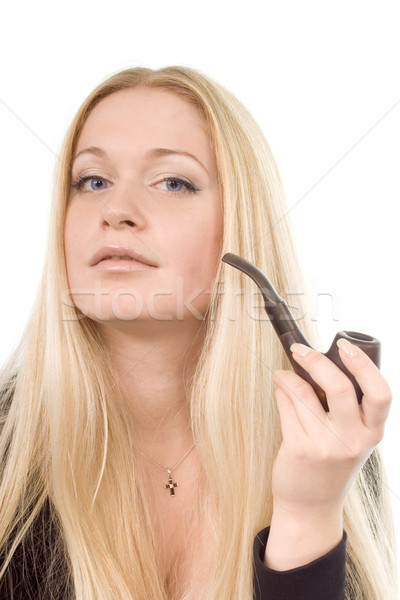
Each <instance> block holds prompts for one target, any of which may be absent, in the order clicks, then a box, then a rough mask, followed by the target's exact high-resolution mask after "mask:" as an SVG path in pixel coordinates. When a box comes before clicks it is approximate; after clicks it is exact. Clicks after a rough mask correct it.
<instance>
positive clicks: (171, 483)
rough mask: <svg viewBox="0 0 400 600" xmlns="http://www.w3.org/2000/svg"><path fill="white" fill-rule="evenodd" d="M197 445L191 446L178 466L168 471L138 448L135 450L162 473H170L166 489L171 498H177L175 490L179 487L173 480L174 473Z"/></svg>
mask: <svg viewBox="0 0 400 600" xmlns="http://www.w3.org/2000/svg"><path fill="white" fill-rule="evenodd" d="M195 445H196V443H194V444H193V445H192V446H190V448H189V450H188V451H187V452H186V453H185V454H184V455H183V456H182V458H181V459H180V460H179V461H178V462H177V463H176V465H174V466H173V467H169V468H167V469H166V468H165V467H163V466H161V465H159V464H158V463H157V462H156V461H155V460H153V459H152V458H149V457H148V456H146V455H145V454H143V452H141V451H140V450H138V449H137V448H135V450H136V452H138V454H141V455H142V456H143V458H145V459H146V460H148V461H149V462H151V463H152V464H153V465H155V466H156V467H158V468H159V469H161V470H162V471H165V472H166V473H168V483H166V484H165V487H166V489H167V490H168V489H169V495H170V496H175V488H177V487H179V486H178V484H177V483H176V481H173V480H172V471H175V469H177V468H178V467H179V465H180V464H181V462H183V461H184V460H185V458H186V457H187V455H188V454H189V452H191V451H192V450H193V448H194V447H195Z"/></svg>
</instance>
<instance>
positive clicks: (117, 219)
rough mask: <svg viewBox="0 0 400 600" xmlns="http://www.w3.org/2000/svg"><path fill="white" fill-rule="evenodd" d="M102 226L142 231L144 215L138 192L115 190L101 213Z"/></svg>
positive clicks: (104, 204) (105, 202) (104, 203)
mask: <svg viewBox="0 0 400 600" xmlns="http://www.w3.org/2000/svg"><path fill="white" fill-rule="evenodd" d="M101 220H102V226H103V227H104V228H107V227H112V228H113V229H120V228H123V227H129V228H136V229H141V228H142V227H143V225H144V221H145V219H144V215H143V213H142V211H141V210H140V208H139V197H138V191H137V190H133V189H132V187H130V189H127V188H125V189H119V190H118V189H114V190H113V193H112V194H110V195H109V196H108V197H107V199H106V200H105V201H104V202H103V205H102V211H101Z"/></svg>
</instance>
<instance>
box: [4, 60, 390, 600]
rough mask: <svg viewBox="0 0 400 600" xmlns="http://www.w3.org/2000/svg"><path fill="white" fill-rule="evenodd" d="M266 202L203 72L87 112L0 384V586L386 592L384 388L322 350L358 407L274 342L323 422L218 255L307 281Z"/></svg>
mask: <svg viewBox="0 0 400 600" xmlns="http://www.w3.org/2000/svg"><path fill="white" fill-rule="evenodd" d="M285 214H286V207H285V203H284V199H283V194H282V189H281V184H280V180H279V175H278V172H277V169H276V166H275V164H274V160H273V158H272V156H271V153H270V150H269V148H268V145H267V143H266V141H265V139H264V137H263V135H262V133H261V131H260V129H259V127H258V126H257V124H256V123H255V122H254V120H253V119H252V117H251V116H250V115H249V113H248V112H247V111H246V109H245V108H244V107H243V106H242V105H241V104H240V103H239V102H238V101H237V100H236V99H235V98H234V97H233V96H232V94H231V93H230V92H228V91H227V90H226V89H224V88H223V87H222V86H220V85H218V84H216V83H215V82H214V81H212V80H211V79H209V78H208V77H206V76H204V75H203V74H201V73H199V72H197V71H195V70H193V69H189V68H184V67H167V68H163V69H160V70H154V71H153V70H150V69H144V68H136V69H135V68H134V69H128V70H125V71H122V72H119V73H116V74H115V75H113V76H111V77H110V78H109V79H107V80H106V81H104V82H103V83H102V84H101V85H100V86H99V87H98V88H97V89H95V90H94V91H93V93H92V94H90V96H89V97H88V98H87V100H86V101H85V102H84V104H83V105H82V107H81V109H80V110H79V111H78V114H77V116H76V118H75V119H74V121H73V123H72V125H71V127H70V129H69V131H68V133H67V136H66V138H65V143H64V145H63V148H62V152H61V154H60V156H59V161H58V164H57V176H56V183H55V193H54V204H53V209H52V214H51V223H50V235H49V244H48V253H47V259H46V264H45V268H44V274H43V278H42V282H41V286H40V289H39V292H38V295H37V300H36V303H35V306H34V310H33V312H32V315H31V318H30V320H29V323H28V326H27V328H26V331H25V334H24V336H23V339H22V341H21V344H20V345H19V347H18V348H17V350H16V352H15V354H14V355H13V356H12V357H11V359H10V360H9V362H8V364H7V365H6V367H5V368H4V370H3V372H2V375H1V389H2V433H1V452H2V459H1V465H2V472H1V513H0V514H1V529H0V532H1V534H0V540H1V557H2V563H1V572H0V577H1V587H0V590H1V594H2V596H1V597H3V598H24V599H26V598H34V599H35V600H36V599H38V598H40V599H50V598H52V599H76V600H115V599H121V600H125V599H127V600H128V599H129V600H161V599H168V600H202V599H204V600H251V598H253V597H254V598H257V599H259V600H278V599H283V598H284V599H285V600H291V599H293V600H294V599H296V600H301V599H306V598H307V599H312V600H319V599H321V600H322V599H324V600H339V599H342V598H347V599H352V600H356V599H360V600H361V599H363V600H378V599H379V600H380V599H382V598H385V600H394V598H395V594H396V592H395V576H394V557H393V540H392V536H391V531H392V529H391V524H390V523H391V522H390V509H389V505H388V497H387V496H388V494H387V488H386V486H385V485H384V479H383V472H382V465H381V461H380V457H379V452H378V450H377V449H376V448H375V447H376V445H377V444H378V443H379V441H380V440H381V438H382V435H383V428H384V423H385V420H386V417H387V414H388V411H389V406H390V401H391V394H390V390H389V387H388V385H387V383H386V382H385V380H384V379H383V377H382V375H381V374H380V372H379V371H378V369H377V368H376V367H375V366H374V365H373V363H372V362H371V361H370V360H369V359H368V358H367V356H366V355H365V354H364V353H363V352H361V351H358V350H357V348H355V347H354V346H351V345H350V346H347V345H341V347H340V353H341V356H342V359H343V361H344V363H345V364H346V365H347V367H348V369H349V370H350V371H351V372H352V373H353V374H354V376H355V377H356V379H357V380H358V381H359V383H360V386H361V388H362V390H363V393H364V397H363V402H362V405H361V407H360V406H359V405H358V404H357V400H356V397H355V393H354V389H353V387H352V385H351V384H350V382H349V380H348V378H347V377H346V376H345V375H344V374H343V373H342V372H341V371H339V370H338V369H337V368H336V366H335V365H334V364H333V363H331V362H330V361H329V360H328V359H327V358H326V357H324V356H323V355H322V354H320V353H319V352H317V351H313V350H312V351H309V352H308V353H305V347H302V346H294V347H293V355H294V357H295V359H296V360H297V361H298V362H299V364H300V365H301V366H303V367H304V368H305V369H306V370H307V371H309V372H310V374H311V375H312V377H313V378H314V379H315V380H316V381H317V382H318V383H319V384H320V385H321V387H322V388H323V389H325V391H326V394H327V398H328V402H329V412H327V413H326V412H325V411H324V410H323V408H322V406H321V405H320V403H319V401H318V398H317V396H316V395H315V393H314V392H313V390H312V388H311V387H310V386H309V385H308V384H306V383H304V382H303V380H302V379H300V378H299V377H298V376H297V375H296V374H295V373H294V372H293V371H292V370H291V369H290V363H289V362H288V360H287V358H286V357H285V355H284V354H283V351H282V348H281V347H280V344H279V341H278V340H277V338H276V335H275V334H274V332H273V330H272V327H271V325H270V323H268V322H266V321H265V313H264V312H263V311H262V309H257V308H256V305H257V304H259V302H257V300H256V299H255V298H256V297H255V295H254V294H255V289H254V284H253V283H252V282H251V280H249V279H248V278H247V277H245V276H243V275H242V274H240V273H238V272H237V271H236V270H235V269H232V268H231V267H229V266H227V265H225V264H223V263H222V262H221V257H222V256H223V254H224V253H225V252H233V253H235V254H239V255H241V256H245V257H246V258H247V259H248V260H250V261H251V262H253V263H255V264H256V265H258V266H259V267H260V268H261V269H262V270H263V271H264V272H265V273H267V274H268V276H269V277H270V278H271V280H272V281H273V282H274V285H275V286H276V287H277V289H278V290H279V291H280V293H281V294H287V293H296V292H304V287H303V283H302V280H301V277H300V275H299V274H300V268H299V265H298V263H297V259H296V253H295V248H294V247H293V243H292V237H291V232H290V226H289V223H288V218H287V216H285ZM298 297H299V298H304V295H303V294H302V295H299V296H298ZM297 308H298V311H299V312H298V314H302V315H305V318H304V319H303V320H302V323H301V326H302V330H303V332H304V334H305V335H306V336H307V337H308V338H309V339H310V340H311V342H315V343H317V344H318V339H317V333H316V332H315V331H313V330H312V328H311V323H310V321H309V319H308V318H307V315H308V314H309V312H308V307H307V305H306V303H305V301H304V300H299V304H298V307H297ZM261 311H262V312H261ZM346 540H347V543H346Z"/></svg>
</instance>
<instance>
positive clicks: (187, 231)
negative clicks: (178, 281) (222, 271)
mask: <svg viewBox="0 0 400 600" xmlns="http://www.w3.org/2000/svg"><path fill="white" fill-rule="evenodd" d="M222 232H223V227H222V216H221V215H220V214H219V212H218V213H217V214H215V213H214V212H212V213H211V214H210V213H207V214H204V215H200V216H199V217H198V218H196V219H193V215H192V216H191V217H190V218H189V219H188V220H187V223H184V222H183V223H181V226H180V230H179V231H178V232H176V234H175V235H171V231H169V233H168V236H169V240H170V249H171V264H174V265H175V266H176V272H177V275H181V276H182V277H183V279H184V281H185V287H186V285H187V287H192V288H193V286H198V287H205V288H209V287H210V285H211V284H212V281H213V279H214V277H215V275H216V271H217V268H218V262H219V259H220V252H221V243H222Z"/></svg>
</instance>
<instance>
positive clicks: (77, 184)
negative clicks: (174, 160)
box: [71, 175, 200, 196]
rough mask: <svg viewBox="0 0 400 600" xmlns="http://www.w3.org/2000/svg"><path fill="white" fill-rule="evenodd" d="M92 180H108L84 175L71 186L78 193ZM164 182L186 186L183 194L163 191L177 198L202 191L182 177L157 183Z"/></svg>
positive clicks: (168, 178) (169, 177) (169, 178)
mask: <svg viewBox="0 0 400 600" xmlns="http://www.w3.org/2000/svg"><path fill="white" fill-rule="evenodd" d="M92 179H101V180H102V181H107V179H104V177H99V176H98V175H83V176H82V177H79V179H78V180H77V181H74V182H72V183H71V186H72V187H73V188H75V189H76V190H78V191H82V188H83V186H84V184H85V183H86V182H87V181H90V180H92ZM163 181H175V182H178V183H182V184H183V185H184V187H185V188H186V191H185V192H182V191H179V192H173V191H171V190H163V191H164V192H167V194H173V195H175V196H177V195H179V194H188V193H190V194H195V193H196V192H198V191H200V190H199V188H197V187H196V186H195V185H193V184H192V183H191V182H190V181H187V180H186V179H181V178H180V177H173V176H168V177H164V178H163V179H161V181H158V182H157V183H162V182H163ZM86 191H90V192H95V191H96V190H86ZM97 191H99V192H101V191H103V190H97Z"/></svg>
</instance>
